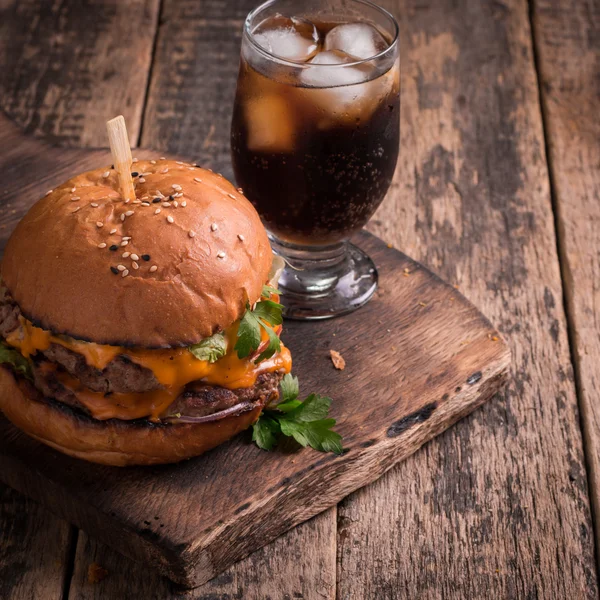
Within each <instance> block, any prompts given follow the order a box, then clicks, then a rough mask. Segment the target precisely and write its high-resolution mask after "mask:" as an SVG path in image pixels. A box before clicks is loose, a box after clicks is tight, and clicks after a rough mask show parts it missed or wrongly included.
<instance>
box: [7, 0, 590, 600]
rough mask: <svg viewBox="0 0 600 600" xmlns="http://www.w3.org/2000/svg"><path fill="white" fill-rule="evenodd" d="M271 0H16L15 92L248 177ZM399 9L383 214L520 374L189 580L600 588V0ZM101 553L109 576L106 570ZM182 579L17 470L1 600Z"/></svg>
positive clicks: (76, 132)
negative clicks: (334, 499)
mask: <svg viewBox="0 0 600 600" xmlns="http://www.w3.org/2000/svg"><path fill="white" fill-rule="evenodd" d="M255 4H256V0H234V1H231V2H224V1H219V0H162V1H161V0H127V1H125V0H120V1H119V0H104V1H103V0H90V1H88V2H78V1H76V0H62V1H59V0H51V1H47V2H44V1H42V0H38V1H35V0H0V105H1V108H2V109H3V110H4V112H5V113H6V114H7V115H8V116H9V117H10V118H11V119H12V120H13V121H14V122H16V123H17V124H19V125H20V126H22V128H24V129H25V130H26V131H27V132H28V133H30V134H31V135H38V136H45V137H46V138H49V139H50V140H51V141H53V142H55V143H57V144H62V145H77V146H104V145H106V138H105V121H106V120H107V119H108V118H110V117H112V116H114V115H115V114H118V113H123V114H124V115H125V117H126V119H127V121H128V124H129V129H130V134H131V138H132V139H131V142H132V144H134V145H143V146H146V147H152V148H155V149H157V150H161V151H165V152H167V151H169V152H173V153H179V154H181V155H183V156H189V157H190V158H193V159H195V160H198V162H200V163H202V164H203V165H206V166H210V167H212V168H214V169H217V170H219V171H221V172H223V173H224V174H225V175H226V176H229V177H231V176H232V173H231V167H230V162H229V142H228V134H229V119H230V113H231V107H232V101H233V92H234V88H235V80H236V71H237V64H238V53H239V47H240V34H241V28H242V22H243V19H244V17H245V15H246V13H247V12H248V11H249V10H250V8H252V7H253V6H254V5H255ZM381 4H383V5H384V6H385V7H386V8H388V9H389V10H391V11H392V12H393V13H394V14H395V15H396V16H397V17H398V18H399V21H400V26H401V55H402V58H401V60H402V147H401V157H400V161H399V164H398V169H397V173H396V177H395V181H394V184H393V187H392V189H391V191H390V194H389V197H388V199H387V200H386V201H385V203H384V204H383V206H382V207H381V209H380V210H379V212H378V213H377V214H376V216H375V217H374V218H373V220H372V221H371V223H370V224H369V229H370V230H371V231H373V232H375V233H376V234H378V235H379V236H381V237H382V238H383V239H385V240H386V241H387V242H389V243H391V244H394V245H395V246H397V247H399V248H401V249H402V250H403V251H405V252H406V253H407V254H409V255H411V256H413V257H414V258H416V259H417V260H419V261H422V262H423V263H424V264H426V265H427V266H429V267H430V268H431V269H432V270H434V271H436V272H437V273H439V274H440V275H441V276H442V277H444V278H445V279H446V280H448V281H450V282H452V283H453V284H456V285H457V286H458V287H459V288H460V290H461V291H462V292H463V293H464V294H465V295H466V296H467V297H468V298H469V299H471V300H472V301H473V302H474V303H475V304H476V305H477V306H479V307H480V308H481V309H482V310H483V312H484V313H486V314H487V315H488V316H489V317H490V318H491V319H492V321H493V322H494V323H495V324H496V325H497V326H498V327H499V328H500V330H501V331H502V332H503V334H504V335H505V336H506V338H507V339H508V340H509V343H510V345H511V348H512V351H513V370H512V380H511V382H510V384H509V387H508V389H507V391H506V393H504V394H503V395H502V396H501V397H498V398H496V399H495V400H493V401H491V402H490V403H488V404H487V405H485V406H484V407H483V408H482V409H481V410H479V411H477V412H476V413H474V414H473V415H472V416H470V417H468V418H467V419H465V420H463V421H462V422H460V423H459V424H458V425H456V426H455V427H453V428H452V429H450V430H449V431H447V432H446V433H445V434H443V435H442V436H440V437H438V438H436V439H435V440H434V441H433V442H431V443H429V444H428V445H427V446H426V447H424V448H423V449H422V450H421V451H419V452H418V453H417V454H415V455H414V456H413V457H412V458H410V459H408V460H406V461H405V462H403V463H402V464H400V465H399V466H397V467H395V468H394V469H392V470H391V471H390V472H388V473H387V475H385V476H384V477H382V478H381V479H380V480H379V481H377V482H376V483H375V484H373V485H371V486H369V487H366V488H363V489H362V490H360V491H358V492H356V493H354V494H352V495H351V496H349V497H348V498H346V499H345V500H344V501H343V502H341V503H340V504H339V505H338V506H337V508H334V509H331V510H329V511H327V512H325V513H323V514H321V515H320V516H318V517H316V518H314V519H312V520H311V521H309V522H307V523H305V524H304V525H301V526H300V527H297V528H296V529H294V530H292V531H290V532H289V533H288V534H286V535H284V536H283V537H281V538H279V539H278V540H276V541H275V542H274V543H272V544H270V545H268V546H266V547H265V548H263V549H262V550H260V551H258V552H256V553H254V554H253V555H251V556H250V557H249V558H247V559H246V560H244V561H243V562H241V563H239V564H237V565H236V566H234V567H233V568H231V569H230V570H229V571H227V572H225V573H224V574H222V575H220V576H219V577H217V578H216V579H215V580H213V581H211V582H209V583H208V584H206V585H204V586H203V587H201V588H199V589H197V590H195V591H193V592H191V593H190V595H189V597H190V598H197V599H205V600H208V599H233V598H244V599H257V600H259V599H260V600H262V599H265V598H271V599H273V600H277V599H280V598H306V599H312V598H338V599H344V600H346V599H355V598H360V599H362V598H365V599H392V598H394V599H395V598H456V599H464V598H540V599H554V598H568V599H579V598H596V597H597V595H598V571H597V565H596V550H595V541H594V540H595V536H594V525H593V523H594V517H595V518H596V521H597V519H598V517H599V516H600V514H599V511H600V408H599V405H598V393H599V392H600V376H599V374H598V373H599V371H598V363H597V361H598V359H599V358H600V335H599V334H600V325H599V324H598V319H600V308H599V306H600V292H599V291H598V286H597V281H598V279H599V278H600V145H599V141H600V119H599V118H598V117H599V108H600V106H599V99H600V4H599V3H598V0H579V1H578V2H576V3H574V2H571V1H569V0H532V1H530V2H529V4H528V3H527V2H526V0H505V1H504V2H500V1H496V2H472V1H468V0H457V1H453V2H451V1H449V0H448V1H441V0H440V1H438V2H435V1H434V0H418V1H417V0H382V1H381ZM1 151H2V150H0V152H1ZM14 168H15V169H18V165H15V166H14ZM3 176H4V177H10V173H4V174H3ZM0 190H1V187H0ZM0 201H1V192H0ZM11 210H12V211H13V212H14V209H11V207H10V206H6V205H3V206H2V209H1V213H0V229H4V230H5V231H2V235H3V236H4V235H6V233H7V231H6V229H7V228H9V227H11V226H12V223H13V222H14V218H12V213H11ZM374 401H376V399H374ZM597 532H598V528H597ZM596 540H597V541H598V537H597V536H596ZM93 563H95V564H98V565H100V566H101V567H103V568H104V569H106V571H107V572H108V574H107V576H106V577H105V578H104V579H103V580H102V581H100V582H98V583H90V581H89V580H88V568H89V566H90V565H91V564H93ZM175 594H176V591H175V590H172V589H171V588H170V586H169V584H168V583H167V582H166V581H165V580H163V579H161V578H160V577H158V576H157V575H156V574H155V573H153V572H150V571H149V570H148V569H147V568H144V567H143V566H140V565H137V564H134V563H132V562H130V561H128V560H127V559H125V558H123V557H121V556H120V555H118V554H117V553H115V552H113V551H112V550H109V549H107V548H106V547H104V546H101V545H100V544H98V543H97V542H95V541H94V540H93V539H90V538H89V537H88V536H87V535H86V534H85V533H83V532H81V531H77V530H76V529H75V528H73V527H71V526H69V525H68V524H67V523H65V522H63V521H61V520H59V519H57V518H55V517H54V516H53V515H51V514H50V513H49V512H47V511H46V510H44V509H42V508H41V507H40V506H38V505H36V504H34V503H33V502H31V501H28V500H27V499H25V498H24V497H23V496H21V495H19V494H17V493H16V492H13V491H12V490H10V489H8V488H5V487H0V598H3V599H15V600H17V599H18V600H21V599H25V598H44V599H46V598H49V599H53V598H57V599H59V598H85V599H87V598H125V597H127V598H144V599H147V598H169V597H173V596H174V595H175Z"/></svg>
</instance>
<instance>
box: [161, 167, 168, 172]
mask: <svg viewBox="0 0 600 600" xmlns="http://www.w3.org/2000/svg"><path fill="white" fill-rule="evenodd" d="M168 172H169V169H168V168H167V167H165V168H164V169H163V170H162V171H161V173H168Z"/></svg>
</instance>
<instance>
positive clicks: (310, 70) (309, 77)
mask: <svg viewBox="0 0 600 600" xmlns="http://www.w3.org/2000/svg"><path fill="white" fill-rule="evenodd" d="M353 62H356V59H355V58H354V57H352V56H349V55H348V54H346V53H345V52H342V51H341V50H329V51H326V52H319V53H318V54H317V55H316V56H315V57H314V58H313V59H311V60H310V61H309V63H310V65H311V66H310V67H306V68H305V69H303V71H302V74H301V76H300V79H301V81H302V83H303V84H304V85H306V86H309V87H318V88H330V87H339V86H345V85H352V84H355V83H363V82H365V81H366V80H367V79H368V78H369V72H370V70H371V69H370V67H368V66H365V65H356V66H347V67H332V65H344V64H349V63H353ZM312 65H318V66H314V67H313V66H312Z"/></svg>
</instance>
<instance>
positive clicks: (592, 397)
mask: <svg viewBox="0 0 600 600" xmlns="http://www.w3.org/2000/svg"><path fill="white" fill-rule="evenodd" d="M533 6H534V11H533V25H534V32H535V40H536V49H537V57H538V65H539V79H540V94H541V99H542V106H543V109H544V117H545V124H546V141H547V146H548V152H549V163H550V173H551V178H552V186H553V192H554V198H555V209H556V214H557V222H558V231H559V245H560V252H561V262H562V266H563V279H564V282H565V295H566V299H567V309H568V312H569V317H570V322H571V327H572V337H571V343H572V352H573V356H574V359H575V367H576V369H575V372H576V377H577V383H578V392H579V402H580V409H581V416H582V424H583V431H584V436H585V447H586V459H587V464H588V470H589V477H590V492H591V500H592V503H593V508H594V515H595V523H596V548H600V525H599V524H600V405H599V404H598V398H599V397H600V376H599V372H598V364H599V363H600V290H599V289H598V282H599V281H600V120H599V119H598V116H599V109H600V3H599V2H597V1H593V0H583V1H581V2H576V3H572V2H567V1H564V0H536V2H534V4H533Z"/></svg>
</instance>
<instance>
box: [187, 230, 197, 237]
mask: <svg viewBox="0 0 600 600" xmlns="http://www.w3.org/2000/svg"><path fill="white" fill-rule="evenodd" d="M188 235H189V236H190V237H191V238H193V237H196V232H195V231H189V232H188Z"/></svg>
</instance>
